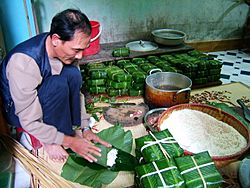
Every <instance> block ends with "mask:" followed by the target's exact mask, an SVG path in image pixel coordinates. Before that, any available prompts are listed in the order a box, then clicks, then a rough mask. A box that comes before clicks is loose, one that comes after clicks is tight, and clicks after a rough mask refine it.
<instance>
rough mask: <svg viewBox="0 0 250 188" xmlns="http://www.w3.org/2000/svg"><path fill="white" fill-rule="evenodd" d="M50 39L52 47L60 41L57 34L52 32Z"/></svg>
mask: <svg viewBox="0 0 250 188" xmlns="http://www.w3.org/2000/svg"><path fill="white" fill-rule="evenodd" d="M51 41H52V45H53V46H54V47H56V46H58V44H59V43H60V42H61V40H60V36H59V35H58V34H53V35H52V36H51Z"/></svg>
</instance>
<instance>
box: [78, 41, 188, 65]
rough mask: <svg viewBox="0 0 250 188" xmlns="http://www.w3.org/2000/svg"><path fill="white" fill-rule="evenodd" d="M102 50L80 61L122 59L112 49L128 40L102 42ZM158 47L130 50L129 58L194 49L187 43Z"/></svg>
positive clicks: (81, 62) (121, 45)
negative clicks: (138, 50) (148, 49)
mask: <svg viewBox="0 0 250 188" xmlns="http://www.w3.org/2000/svg"><path fill="white" fill-rule="evenodd" d="M100 46H101V50H100V52H99V53H98V54H95V55H90V56H85V57H84V58H83V59H81V60H80V61H79V63H80V65H81V64H86V63H94V62H105V61H112V60H120V59H126V58H125V57H113V56H112V51H113V50H114V49H115V48H121V47H125V46H126V42H119V43H107V44H101V45H100ZM158 47H159V48H158V49H156V50H152V51H147V52H136V51H130V55H129V57H127V58H135V57H143V56H148V55H160V54H164V53H172V52H185V51H189V50H192V49H193V47H191V46H188V45H186V44H182V45H178V46H171V47H168V46H161V45H158Z"/></svg>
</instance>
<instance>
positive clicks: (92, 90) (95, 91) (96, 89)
mask: <svg viewBox="0 0 250 188" xmlns="http://www.w3.org/2000/svg"><path fill="white" fill-rule="evenodd" d="M88 91H89V92H90V93H91V94H100V93H106V87H105V86H92V87H89V88H88Z"/></svg>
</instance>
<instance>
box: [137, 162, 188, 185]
mask: <svg viewBox="0 0 250 188" xmlns="http://www.w3.org/2000/svg"><path fill="white" fill-rule="evenodd" d="M135 180H136V182H137V183H138V185H139V187H142V188H155V187H169V188H170V187H173V188H174V187H178V188H184V187H185V182H184V180H183V178H182V176H181V175H180V172H179V171H178V169H177V167H176V164H175V162H174V161H173V160H167V159H163V160H159V161H154V162H152V163H148V164H145V165H141V166H137V167H136V176H135Z"/></svg>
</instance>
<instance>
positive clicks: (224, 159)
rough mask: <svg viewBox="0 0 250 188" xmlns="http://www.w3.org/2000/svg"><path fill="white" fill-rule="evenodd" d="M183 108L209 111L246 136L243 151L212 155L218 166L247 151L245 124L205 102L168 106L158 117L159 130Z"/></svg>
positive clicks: (247, 132)
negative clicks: (175, 112)
mask: <svg viewBox="0 0 250 188" xmlns="http://www.w3.org/2000/svg"><path fill="white" fill-rule="evenodd" d="M182 109H191V110H198V111H201V112H204V113H207V114H209V115H211V116H213V117H214V118H216V119H217V120H219V121H223V122H225V123H227V124H228V125H230V126H232V127H233V128H234V129H236V130H237V131H238V132H239V133H240V134H241V135H242V136H243V137H244V138H246V140H247V146H246V147H245V148H243V149H242V150H241V151H239V152H237V153H234V154H232V155H226V156H211V157H212V159H213V160H214V162H215V164H216V166H217V167H223V166H225V165H227V164H229V163H231V162H233V161H236V160H237V159H238V158H239V157H240V156H241V155H242V154H243V153H245V152H246V151H247V150H248V149H249V146H250V133H249V131H248V129H247V127H246V126H244V125H243V124H242V123H241V122H240V121H239V120H238V119H236V118H235V117H234V116H232V115H230V114H228V113H227V112H224V111H222V110H221V109H219V108H215V107H212V106H208V105H204V104H195V103H193V104H180V105H176V106H172V107H170V108H168V109H167V110H166V111H165V112H163V113H162V114H161V116H160V117H159V119H158V130H160V125H161V124H162V123H163V121H164V120H165V119H167V118H168V117H169V116H170V114H171V113H172V112H173V111H176V110H182ZM185 154H192V153H191V152H189V151H185Z"/></svg>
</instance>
